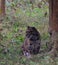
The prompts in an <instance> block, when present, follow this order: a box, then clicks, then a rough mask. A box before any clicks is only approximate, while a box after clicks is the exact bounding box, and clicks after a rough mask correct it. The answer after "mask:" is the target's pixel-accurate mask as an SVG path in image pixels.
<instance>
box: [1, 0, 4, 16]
mask: <svg viewBox="0 0 58 65" xmlns="http://www.w3.org/2000/svg"><path fill="white" fill-rule="evenodd" d="M1 15H3V16H4V15H5V0H0V16H1Z"/></svg>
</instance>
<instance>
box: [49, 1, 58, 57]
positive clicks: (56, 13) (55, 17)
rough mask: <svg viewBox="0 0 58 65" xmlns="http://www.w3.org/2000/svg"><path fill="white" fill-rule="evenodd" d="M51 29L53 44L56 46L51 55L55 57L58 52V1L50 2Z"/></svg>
mask: <svg viewBox="0 0 58 65" xmlns="http://www.w3.org/2000/svg"><path fill="white" fill-rule="evenodd" d="M49 12H50V14H49V15H50V16H49V27H50V30H52V36H51V42H53V43H54V46H53V48H52V50H51V54H53V55H54V56H55V55H56V54H57V52H58V0H49Z"/></svg>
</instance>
